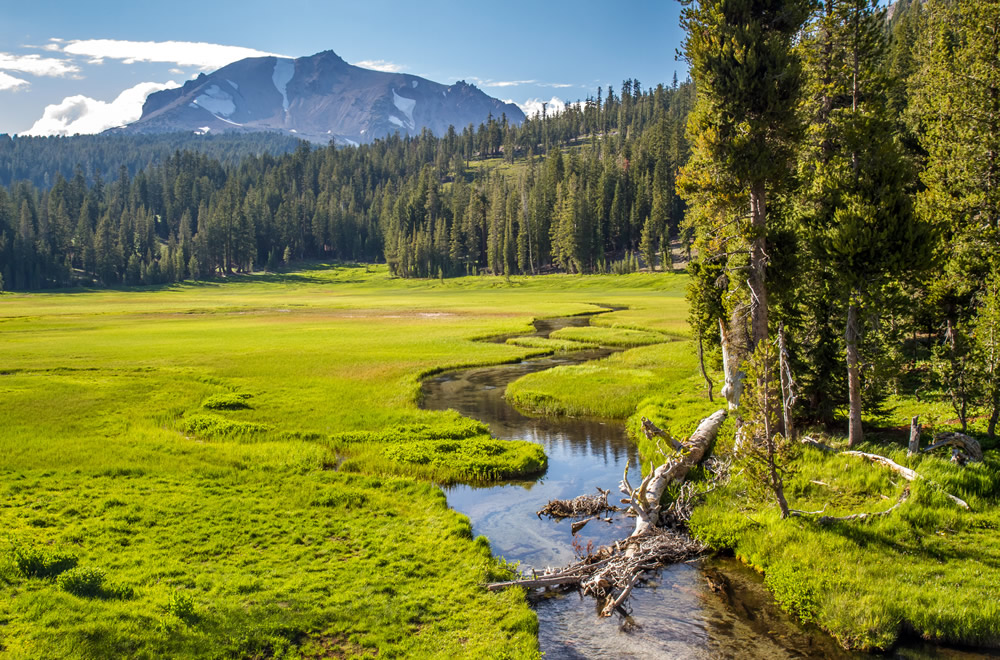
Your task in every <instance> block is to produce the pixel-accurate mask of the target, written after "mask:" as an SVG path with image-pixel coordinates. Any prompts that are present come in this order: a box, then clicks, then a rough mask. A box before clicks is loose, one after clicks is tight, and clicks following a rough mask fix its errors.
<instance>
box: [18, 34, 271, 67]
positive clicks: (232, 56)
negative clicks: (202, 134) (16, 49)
mask: <svg viewBox="0 0 1000 660" xmlns="http://www.w3.org/2000/svg"><path fill="white" fill-rule="evenodd" d="M62 52H64V53H67V54H69V55H79V56H83V57H88V58H90V61H91V62H93V63H97V62H100V61H102V60H105V59H114V60H122V61H123V62H125V63H126V64H131V63H133V62H167V63H172V64H176V65H178V66H194V67H197V68H199V69H202V70H205V71H210V70H214V69H218V68H221V67H223V66H225V65H227V64H229V63H231V62H236V61H237V60H242V59H244V58H246V57H267V56H277V57H283V56H281V55H276V54H275V53H267V52H264V51H260V50H256V49H254V48H245V47H243V46H226V45H223V44H212V43H205V42H199V41H126V40H121V39H85V40H76V41H67V42H65V44H63V45H62ZM0 68H2V67H0Z"/></svg>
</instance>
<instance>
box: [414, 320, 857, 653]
mask: <svg viewBox="0 0 1000 660" xmlns="http://www.w3.org/2000/svg"><path fill="white" fill-rule="evenodd" d="M589 322H590V319H589V317H587V316H577V317H569V318H561V319H548V320H543V321H537V322H536V323H535V327H536V330H537V333H536V334H537V335H538V336H547V335H548V334H549V333H550V332H552V331H554V330H556V329H558V328H562V327H567V326H571V325H576V326H580V325H587V324H588V323H589ZM611 352H612V351H610V350H606V349H595V350H587V351H577V352H573V353H568V354H561V355H557V356H553V357H544V358H537V359H532V360H525V361H523V362H520V363H516V364H508V365H500V366H493V367H482V368H473V369H466V370H461V371H455V372H448V373H445V374H441V375H439V376H437V377H434V378H431V379H428V380H427V381H425V383H424V392H423V394H424V396H423V403H422V405H423V407H424V408H427V409H433V410H444V409H448V408H451V409H454V410H457V411H458V412H460V413H462V414H463V415H466V416H468V417H473V418H475V419H479V420H481V421H483V422H486V423H487V424H489V426H490V429H491V430H492V432H493V434H494V435H495V436H496V437H498V438H504V439H527V440H532V441H534V442H538V443H540V444H541V445H543V446H544V447H545V452H546V454H547V455H548V458H549V467H548V470H547V471H546V472H545V474H544V475H543V476H541V477H539V478H537V479H535V480H530V481H515V482H507V483H502V484H499V485H492V486H489V487H477V486H471V485H460V486H454V487H452V488H449V489H446V493H447V496H448V503H449V504H450V505H451V506H452V507H453V508H455V509H456V510H458V511H461V512H462V513H464V514H466V515H467V516H469V518H470V520H471V521H472V527H473V533H475V534H483V535H485V536H486V537H488V538H489V539H490V543H491V545H492V548H493V552H494V553H495V554H497V555H500V556H503V557H505V558H506V559H507V560H508V561H520V562H521V568H522V569H526V570H530V569H532V568H535V569H544V568H545V567H547V566H558V565H561V564H565V563H568V562H569V561H572V560H573V559H575V557H576V554H575V550H574V538H573V535H572V534H571V533H570V521H569V520H563V521H552V520H548V519H545V520H540V519H539V518H538V517H537V516H536V515H535V512H536V511H537V510H538V509H541V508H542V506H544V505H545V503H546V502H548V501H549V500H551V499H554V498H563V499H566V498H573V497H576V496H577V495H580V494H584V493H593V492H595V488H596V487H597V486H600V487H601V488H608V489H611V490H612V491H613V492H617V484H618V481H619V480H620V479H621V475H622V472H623V470H624V468H625V463H626V461H627V460H629V459H632V461H633V464H634V463H635V459H636V449H635V446H634V445H633V444H632V442H630V441H629V440H628V438H627V437H626V433H625V427H624V425H623V424H622V423H620V422H614V421H603V420H581V419H567V418H555V419H553V418H532V417H526V416H524V415H521V414H520V413H518V412H517V411H516V410H514V409H513V408H512V407H511V406H509V405H508V404H507V402H506V401H505V400H504V398H503V393H504V389H505V388H506V386H507V384H508V383H510V382H512V381H514V380H516V379H517V378H520V377H521V376H523V375H525V374H528V373H532V372H536V371H541V370H544V369H550V368H552V367H555V366H559V365H565V364H579V363H581V362H586V361H588V360H593V359H598V358H601V357H605V356H607V355H609V354H610V353H611ZM631 528H632V521H631V520H630V519H624V518H619V520H618V522H616V523H614V524H608V523H604V522H599V521H595V522H591V523H590V524H588V525H587V526H586V527H584V528H583V530H581V531H580V533H579V534H578V535H577V538H576V543H578V544H579V546H582V547H586V545H587V544H588V543H591V542H592V543H593V544H594V545H595V546H596V545H600V544H605V543H608V542H611V541H613V540H615V539H617V538H622V537H625V536H627V535H628V534H629V532H631ZM720 570H721V571H724V573H725V575H726V577H727V579H728V582H729V583H730V585H731V589H732V593H733V597H732V598H730V599H728V600H729V602H728V603H727V602H726V601H724V600H723V599H722V598H721V597H719V596H717V595H715V594H714V593H712V592H710V591H709V589H708V587H707V581H706V579H705V572H706V571H708V572H719V571H720ZM750 573H751V572H749V571H747V570H746V569H744V568H742V567H741V566H739V564H738V563H736V562H734V561H726V560H712V561H710V562H699V563H695V564H679V565H675V566H670V567H667V568H665V569H663V570H662V571H660V572H659V574H658V575H657V576H656V577H655V579H653V580H652V581H650V582H649V583H648V584H647V585H645V586H644V587H643V588H641V589H636V591H635V592H633V594H634V595H633V597H632V600H631V609H632V616H631V617H629V618H627V619H622V618H620V617H617V616H614V617H610V618H606V619H601V618H599V617H598V616H597V608H596V605H595V603H594V601H593V600H590V599H582V598H580V596H578V595H577V594H575V593H570V594H567V595H559V596H550V597H548V598H545V599H543V600H541V601H540V602H538V603H537V604H536V610H537V612H538V620H539V643H540V645H541V650H542V651H544V652H545V654H546V656H545V657H546V658H607V657H617V658H639V657H642V658H665V657H666V658H788V657H824V658H830V657H851V656H847V655H845V654H844V653H843V652H842V651H840V650H839V649H838V647H837V646H836V645H835V644H834V643H833V642H832V640H830V639H829V638H828V637H826V636H824V635H817V634H814V633H811V632H809V631H806V630H803V629H802V628H801V627H799V626H798V625H796V624H794V623H793V622H791V621H790V620H789V619H788V617H785V616H784V615H782V614H781V613H780V612H779V611H777V610H776V608H774V607H773V606H771V605H770V604H769V602H768V600H767V598H766V596H765V595H764V592H763V591H762V589H761V588H760V586H759V584H758V582H759V580H757V579H756V577H755V576H753V575H752V574H750Z"/></svg>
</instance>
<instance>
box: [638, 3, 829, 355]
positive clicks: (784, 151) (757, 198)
mask: <svg viewBox="0 0 1000 660" xmlns="http://www.w3.org/2000/svg"><path fill="white" fill-rule="evenodd" d="M810 4H811V3H810V2H809V0H780V1H777V0H702V1H701V2H698V3H697V4H690V3H688V4H687V6H686V7H685V9H684V10H683V12H682V17H681V22H682V24H683V26H684V27H685V29H686V31H687V38H686V40H685V42H684V53H685V56H686V57H687V59H688V61H689V63H690V65H691V73H692V77H693V78H694V80H695V82H696V85H697V94H698V97H697V102H696V105H695V108H694V110H693V112H692V114H691V118H690V119H689V123H688V132H689V136H690V139H691V141H692V143H693V150H694V151H693V154H692V160H693V161H696V164H695V165H694V167H693V168H692V169H691V170H689V171H688V173H687V175H686V176H687V180H688V190H689V193H688V194H689V195H690V196H691V197H692V199H693V198H694V197H695V194H694V193H693V192H692V189H695V190H696V189H699V188H700V189H703V190H704V189H706V188H709V187H711V188H714V189H719V190H723V191H725V193H726V194H729V195H733V194H742V195H745V203H746V205H747V207H748V211H749V212H748V213H747V214H746V215H747V216H749V218H750V222H749V224H747V225H746V226H745V227H743V231H742V235H743V236H742V237H743V240H744V241H745V242H746V244H747V248H748V250H749V257H750V258H749V264H748V271H749V272H748V281H749V288H750V306H751V337H752V341H753V346H756V344H757V343H759V342H760V341H763V340H765V339H766V338H767V336H768V296H767V282H766V277H765V267H766V262H767V231H768V220H767V196H768V190H769V189H770V190H774V189H775V188H776V186H777V185H778V184H779V183H780V182H781V181H782V180H783V179H784V178H785V177H786V175H787V173H788V166H789V162H790V160H791V157H792V154H793V147H794V144H795V141H796V139H797V137H798V134H799V120H798V116H797V114H796V104H797V102H798V98H799V93H800V71H801V67H800V63H799V59H798V55H797V54H796V53H795V52H794V50H793V48H792V45H793V42H794V40H795V38H796V37H797V35H798V33H799V31H800V29H801V27H802V24H803V22H804V21H805V20H806V18H807V16H808V15H809V9H810ZM623 97H624V94H623ZM695 172H700V173H701V174H696V173H695ZM706 175H707V176H706ZM694 201H695V202H696V203H697V201H698V200H697V199H694Z"/></svg>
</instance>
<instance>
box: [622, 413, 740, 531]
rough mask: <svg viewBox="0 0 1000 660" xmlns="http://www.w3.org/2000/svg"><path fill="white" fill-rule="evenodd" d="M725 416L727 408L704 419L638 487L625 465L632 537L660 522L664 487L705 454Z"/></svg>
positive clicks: (625, 490)
mask: <svg viewBox="0 0 1000 660" xmlns="http://www.w3.org/2000/svg"><path fill="white" fill-rule="evenodd" d="M725 420H726V411H725V410H718V411H716V412H715V413H713V414H712V415H710V416H709V417H706V418H705V419H703V420H702V422H701V424H699V425H698V428H697V429H695V432H694V433H692V434H691V437H690V438H688V439H687V440H686V441H685V442H684V443H683V450H682V453H679V454H678V455H676V456H673V457H671V458H670V459H669V460H667V462H666V463H664V464H662V465H660V466H659V467H658V468H656V469H655V470H650V472H649V474H647V475H646V477H645V478H644V479H643V480H642V481H641V482H640V483H639V487H638V488H633V487H632V484H630V483H629V480H628V470H629V465H628V464H626V465H625V475H624V476H623V477H622V482H621V484H620V485H619V487H620V488H621V491H622V493H624V494H625V495H626V496H627V497H628V499H627V500H622V503H623V504H627V505H629V511H631V512H632V513H633V514H634V515H635V517H636V518H635V531H633V532H632V537H633V538H634V537H636V536H639V535H641V534H643V533H644V532H645V531H646V530H648V529H649V528H650V527H655V526H656V525H657V524H658V521H659V515H660V498H661V497H663V491H664V490H665V489H666V487H667V484H669V483H671V482H681V481H684V478H685V477H686V476H687V473H688V472H690V471H691V468H693V467H694V466H695V465H697V464H698V463H699V462H700V461H701V459H702V458H704V456H705V453H706V452H707V451H708V448H709V447H710V446H711V445H712V442H714V441H715V437H716V436H717V435H718V434H719V428H720V427H721V426H722V422H724V421H725Z"/></svg>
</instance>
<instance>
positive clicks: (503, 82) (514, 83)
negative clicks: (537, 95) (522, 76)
mask: <svg viewBox="0 0 1000 660" xmlns="http://www.w3.org/2000/svg"><path fill="white" fill-rule="evenodd" d="M537 83H538V81H537V80H497V81H493V80H491V81H489V82H485V83H483V87H517V86H518V85H535V84H537Z"/></svg>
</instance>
